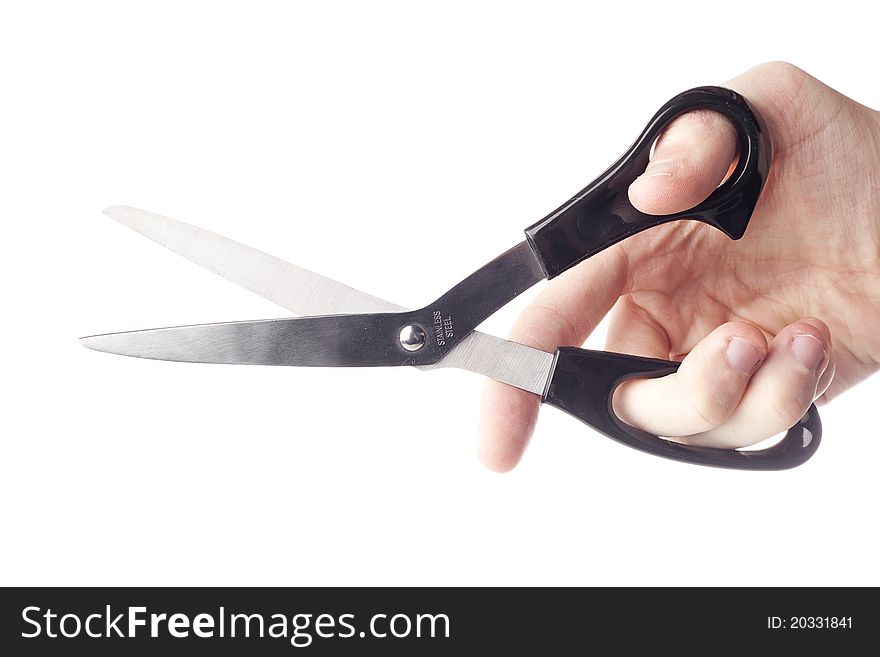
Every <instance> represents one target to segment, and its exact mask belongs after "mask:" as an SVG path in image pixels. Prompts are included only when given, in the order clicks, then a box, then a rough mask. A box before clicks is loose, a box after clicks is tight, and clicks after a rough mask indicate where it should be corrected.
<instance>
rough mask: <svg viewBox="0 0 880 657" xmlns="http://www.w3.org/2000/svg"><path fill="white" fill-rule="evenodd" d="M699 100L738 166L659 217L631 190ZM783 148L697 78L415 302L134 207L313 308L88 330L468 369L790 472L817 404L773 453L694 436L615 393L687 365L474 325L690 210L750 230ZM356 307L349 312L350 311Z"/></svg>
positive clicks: (710, 456)
mask: <svg viewBox="0 0 880 657" xmlns="http://www.w3.org/2000/svg"><path fill="white" fill-rule="evenodd" d="M695 109H708V110H714V111H717V112H720V113H721V114H723V115H724V116H726V117H727V118H728V119H729V120H730V121H731V122H732V124H733V126H734V127H735V129H736V133H737V137H738V147H739V156H738V160H737V164H736V166H735V168H734V171H733V172H732V173H731V174H730V176H729V177H728V179H727V180H726V181H725V182H724V183H723V184H721V185H720V186H719V187H718V188H717V189H716V190H715V191H714V192H713V193H712V194H711V195H710V196H709V197H708V198H707V199H706V200H705V201H703V202H702V203H700V204H699V205H697V206H695V207H693V208H691V209H690V210H686V211H684V212H679V213H676V214H669V215H662V216H656V215H647V214H643V213H642V212H639V211H638V210H636V209H635V208H634V207H633V206H632V204H630V202H629V199H628V196H627V190H628V188H629V186H630V184H631V183H632V182H633V181H634V180H635V179H636V177H637V176H638V175H639V174H640V173H641V172H642V171H644V169H645V167H646V165H647V163H648V159H649V155H650V149H651V146H652V144H653V143H654V141H655V140H656V138H657V137H658V135H659V134H660V133H661V131H662V130H663V128H664V127H665V126H667V125H668V124H669V122H670V121H672V120H673V119H674V118H675V117H677V116H679V115H680V114H682V113H684V112H688V111H690V110H695ZM770 159H771V145H770V139H769V136H768V134H767V130H766V128H765V127H764V124H763V122H762V120H761V118H760V117H759V116H758V114H757V113H756V112H755V111H754V110H753V109H752V108H751V107H750V106H749V103H748V102H747V101H746V99H745V98H743V97H742V96H741V95H739V94H737V93H736V92H734V91H731V90H729V89H724V88H721V87H698V88H695V89H690V90H689V91H685V92H683V93H681V94H679V95H677V96H675V97H674V98H673V99H671V100H670V101H669V102H668V103H666V104H665V105H664V106H663V107H662V108H660V110H659V111H658V112H657V114H656V115H655V116H654V117H653V118H652V119H651V121H650V122H649V123H648V125H647V126H646V127H645V129H644V130H643V131H642V133H641V135H639V137H638V139H636V141H635V143H634V144H633V145H632V146H631V147H630V148H629V150H628V151H627V152H626V153H625V154H624V155H623V156H622V157H621V158H620V159H619V160H618V161H617V162H615V163H614V164H613V165H612V166H611V167H609V168H608V170H607V171H605V172H604V173H603V174H602V175H601V176H599V177H598V178H597V179H596V180H595V181H594V182H592V183H591V184H590V185H588V186H587V187H585V188H584V189H583V190H581V191H580V192H578V193H577V194H576V195H575V196H574V197H572V198H571V199H569V200H568V201H566V202H565V203H564V204H563V205H561V206H560V207H559V208H557V209H556V210H554V211H553V212H552V213H550V214H549V215H547V216H546V217H545V218H544V219H542V220H541V221H539V222H537V223H536V224H534V225H532V226H530V227H529V228H527V229H526V231H525V233H526V239H525V240H524V241H523V242H521V243H520V244H518V245H517V246H515V247H513V248H512V249H510V250H509V251H507V252H506V253H503V254H502V255H500V256H499V257H497V258H495V259H494V260H492V261H491V262H489V263H488V264H486V265H484V266H483V267H481V268H480V269H479V270H477V271H476V272H474V273H473V274H471V275H470V276H468V277H467V278H465V279H464V280H463V281H461V282H460V283H458V284H457V285H456V286H454V287H453V288H452V289H450V290H449V291H448V292H447V293H446V294H444V295H443V296H441V297H440V298H439V299H437V300H436V301H434V302H432V303H430V304H428V305H426V306H424V307H423V308H420V309H419V310H413V311H407V310H404V309H402V308H400V307H399V306H395V305H394V304H391V303H389V302H386V301H383V300H381V299H378V298H376V297H373V296H370V295H367V294H365V293H363V292H360V291H358V290H355V289H353V288H350V287H347V286H345V285H342V284H341V283H337V282H336V281H332V280H330V279H328V278H325V277H323V276H320V275H318V274H314V273H313V272H309V271H306V270H304V269H300V268H298V267H295V266H294V265H290V264H289V263H285V262H283V261H281V260H279V259H277V258H274V257H272V256H269V255H267V254H265V253H262V252H260V251H256V250H255V249H251V248H249V247H246V246H244V245H242V244H238V243H237V242H233V241H232V240H229V239H227V238H224V237H221V236H219V235H216V234H214V233H210V232H208V231H204V230H201V229H199V228H196V227H194V226H190V225H188V224H184V223H182V222H178V221H175V220H173V219H168V218H166V217H161V216H159V215H154V214H151V213H148V212H144V211H141V210H135V209H133V208H126V207H123V206H114V207H112V208H108V210H107V211H106V212H107V213H108V214H110V215H111V216H113V217H114V218H115V219H117V220H119V221H121V222H122V223H124V224H126V225H128V226H130V227H132V228H134V229H135V230H137V231H139V232H141V233H143V234H144V235H146V236H148V237H150V238H151V239H154V240H155V241H157V242H159V243H161V244H163V245H165V246H167V247H169V248H171V249H172V250H174V251H176V252H178V253H180V254H181V255H183V256H184V257H187V258H189V259H190V260H193V261H194V262H197V263H198V264H201V265H203V266H205V267H208V268H209V269H211V270H213V271H215V272H217V273H219V274H221V275H223V276H224V277H226V278H228V279H230V280H232V281H234V282H236V283H238V284H240V285H243V286H244V287H246V288H248V289H250V290H252V291H254V292H256V293H258V294H260V295H262V296H264V297H266V298H269V299H271V300H273V301H275V302H277V303H279V304H280V305H282V306H284V307H285V308H288V309H289V310H291V311H293V312H296V313H297V314H300V315H306V316H304V317H293V318H289V317H288V318H283V319H270V320H257V321H245V322H226V323H220V324H200V325H193V326H180V327H171V328H160V329H148V330H142V331H130V332H125V333H109V334H104V335H97V336H90V337H87V338H83V339H82V340H83V342H84V344H85V345H86V346H87V347H90V348H92V349H96V350H99V351H107V352H111V353H118V354H123V355H128V356H138V357H142V358H155V359H162V360H176V361H186V362H202V363H234V364H252V365H290V366H319V367H320V366H329V367H376V366H403V365H407V366H416V367H422V368H424V369H431V368H434V367H459V368H464V369H469V370H472V371H476V372H480V373H482V374H485V375H487V376H490V377H492V378H495V379H498V380H500V381H503V382H505V383H508V384H510V385H513V386H516V387H519V388H522V389H524V390H528V391H530V392H533V393H536V394H540V395H541V398H542V401H543V402H544V403H546V404H550V405H551V406H556V407H557V408H560V409H562V410H563V411H565V412H566V413H569V414H571V415H573V416H574V417H576V418H578V419H579V420H581V421H582V422H584V423H586V424H588V425H590V426H592V427H594V428H595V429H596V430H598V431H600V432H601V433H603V434H605V435H606V436H608V437H610V438H613V439H614V440H617V441H619V442H621V443H623V444H625V445H629V446H630V447H634V448H635V449H638V450H641V451H643V452H648V453H649V454H654V455H657V456H663V457H666V458H670V459H674V460H677V461H683V462H685V463H695V464H699V465H711V466H717V467H723V468H735V469H742V470H782V469H786V468H791V467H794V466H797V465H800V464H801V463H803V462H805V461H806V460H807V459H809V458H810V457H811V456H812V455H813V454H814V453H815V451H816V449H817V447H818V446H819V442H820V439H821V433H822V428H821V423H820V420H819V415H818V412H817V411H816V407H815V406H810V408H809V410H808V411H807V413H806V414H805V415H804V416H803V418H801V420H800V421H799V422H798V423H797V424H796V425H795V426H794V427H792V428H791V429H789V430H788V432H787V434H786V435H785V437H784V438H783V439H782V440H781V441H779V442H778V443H776V444H775V445H773V446H771V447H768V448H766V449H761V450H745V451H743V450H734V449H718V448H710V447H697V446H690V445H684V444H681V443H677V442H674V441H672V440H668V439H664V438H661V437H658V436H655V435H652V434H650V433H647V432H645V431H642V430H640V429H637V428H635V427H632V426H630V425H628V424H626V423H624V422H623V421H621V420H620V419H619V418H618V417H617V416H616V415H615V414H614V410H613V407H612V403H611V400H612V395H613V394H614V390H615V389H616V388H617V386H619V385H620V384H621V383H622V382H624V381H627V380H629V379H634V378H656V377H661V376H665V375H667V374H671V373H673V372H675V371H676V370H677V369H678V367H679V363H677V362H673V361H666V360H658V359H654V358H642V357H639V356H631V355H626V354H617V353H610V352H603V351H591V350H587V349H580V348H577V347H567V346H563V347H559V348H558V349H557V350H556V352H555V353H553V354H550V353H546V352H543V351H540V350H538V349H533V348H531V347H527V346H525V345H521V344H518V343H515V342H509V341H506V340H501V339H499V338H496V337H494V336H489V335H486V334H483V333H479V332H477V331H475V330H474V329H475V327H476V326H478V325H479V324H480V323H481V322H482V321H483V320H485V319H486V318H487V317H488V316H489V315H491V314H493V313H494V312H495V311H496V310H498V309H499V308H501V307H502V306H504V305H505V304H506V303H508V302H509V301H510V300H512V299H513V298H515V297H516V296H517V295H519V294H520V293H522V292H523V291H525V290H526V289H528V288H530V287H531V286H532V285H534V284H535V283H537V282H538V281H540V280H542V279H545V278H548V279H549V278H554V277H555V276H558V275H559V274H561V273H562V272H564V271H565V270H567V269H569V268H571V267H573V266H575V265H576V264H578V263H579V262H581V261H583V260H584V259H586V258H589V257H590V256H593V255H595V254H596V253H599V252H600V251H602V250H603V249H606V248H608V247H609V246H611V245H613V244H616V243H617V242H620V241H621V240H624V239H626V238H628V237H630V236H632V235H635V234H636V233H638V232H640V231H643V230H646V229H649V228H652V227H654V226H658V225H660V224H665V223H667V222H670V221H676V220H679V219H690V220H696V221H702V222H704V223H706V224H709V225H710V226H713V227H714V228H717V229H718V230H720V231H722V232H723V233H724V234H725V235H727V236H728V237H729V238H731V239H734V240H736V239H739V238H740V237H742V236H743V234H744V233H745V230H746V227H747V226H748V223H749V219H750V217H751V215H752V211H753V210H754V208H755V204H756V203H757V201H758V197H759V195H760V193H761V190H762V188H763V186H764V183H765V182H766V180H767V175H768V172H769V169H770ZM342 313H345V314H342Z"/></svg>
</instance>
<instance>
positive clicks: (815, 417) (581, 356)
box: [543, 347, 822, 470]
mask: <svg viewBox="0 0 880 657" xmlns="http://www.w3.org/2000/svg"><path fill="white" fill-rule="evenodd" d="M678 366H679V363H676V362H673V361H668V360H658V359H656V358H642V357H640V356H628V355H626V354H615V353H610V352H607V351H590V350H587V349H578V348H577V347H560V348H559V349H557V350H556V358H555V360H554V363H553V371H552V374H551V376H550V381H549V383H548V384H547V389H546V390H545V391H544V396H543V401H544V403H546V404H550V405H551V406H555V407H556V408H559V409H562V410H563V411H565V412H566V413H569V414H570V415H573V416H574V417H576V418H577V419H579V420H580V421H581V422H585V423H586V424H589V425H590V426H591V427H593V428H594V429H596V430H597V431H599V432H601V433H603V434H605V435H606V436H608V437H609V438H612V439H613V440H616V441H617V442H619V443H623V444H624V445H629V446H630V447H633V448H635V449H638V450H641V451H643V452H647V453H649V454H654V455H655V456H663V457H665V458H668V459H673V460H676V461H683V462H685V463H695V464H697V465H711V466H715V467H718V468H732V469H736V470H787V469H788V468H793V467H795V466H798V465H800V464H802V463H804V462H805V461H807V460H808V459H809V458H810V457H811V456H812V455H813V454H814V453H815V452H816V449H817V448H818V447H819V443H820V441H821V440H822V422H821V421H820V419H819V412H818V411H817V410H816V407H815V406H810V409H809V410H808V411H807V413H806V415H804V416H803V417H802V418H801V419H800V421H798V423H797V424H796V425H794V426H793V427H792V428H791V429H789V430H788V433H787V434H786V435H785V437H784V438H783V439H782V440H781V441H780V442H778V443H776V444H775V445H773V446H772V447H768V448H767V449H762V450H753V451H740V450H735V449H717V448H713V447H695V446H691V445H682V444H680V443H676V442H672V441H670V440H665V439H663V438H660V437H658V436H655V435H652V434H650V433H648V432H647V431H642V430H641V429H636V428H635V427H632V426H630V425H628V424H626V423H625V422H623V421H622V420H620V419H619V418H618V417H617V416H616V415H615V414H614V409H613V407H612V403H611V400H612V397H613V396H614V390H615V389H616V388H617V386H619V385H620V384H621V383H623V382H624V381H628V380H629V379H654V378H657V377H661V376H666V375H667V374H672V373H673V372H675V371H676V370H677V369H678Z"/></svg>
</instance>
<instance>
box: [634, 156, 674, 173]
mask: <svg viewBox="0 0 880 657" xmlns="http://www.w3.org/2000/svg"><path fill="white" fill-rule="evenodd" d="M677 170H678V160H670V159H666V160H651V162H650V164H648V168H647V169H645V173H643V174H642V175H641V176H639V178H650V177H652V176H671V175H672V174H673V173H675V172H676V171H677Z"/></svg>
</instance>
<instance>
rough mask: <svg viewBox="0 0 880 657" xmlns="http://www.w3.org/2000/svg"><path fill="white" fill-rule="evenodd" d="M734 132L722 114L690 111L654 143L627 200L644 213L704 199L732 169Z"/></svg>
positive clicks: (669, 210)
mask: <svg viewBox="0 0 880 657" xmlns="http://www.w3.org/2000/svg"><path fill="white" fill-rule="evenodd" d="M736 159H737V138H736V130H735V129H734V127H733V125H732V124H731V123H730V121H728V120H727V118H726V117H724V116H723V115H722V114H720V113H718V112H714V111H712V110H695V111H693V112H688V113H687V114H683V115H681V116H679V117H678V118H676V119H675V120H674V121H673V122H672V123H670V124H669V126H668V127H667V128H666V130H664V131H663V133H662V134H661V135H660V136H659V137H658V138H657V141H656V142H655V143H654V146H653V149H652V154H651V160H650V162H649V164H648V167H647V168H646V169H645V172H644V173H643V174H642V175H641V176H639V177H638V178H637V179H636V180H635V181H634V182H633V183H632V185H630V188H629V200H630V203H632V204H633V205H634V206H635V207H636V209H637V210H639V211H641V212H644V213H646V214H672V213H674V212H683V211H684V210H687V209H689V208H692V207H694V206H695V205H698V204H699V203H701V202H702V201H704V200H705V199H706V198H707V197H708V196H709V195H710V194H711V193H712V192H713V191H714V190H715V189H716V188H717V187H718V186H719V185H720V184H721V183H722V182H724V180H726V179H727V177H728V176H729V175H730V174H731V173H732V172H733V170H734V168H735V166H736Z"/></svg>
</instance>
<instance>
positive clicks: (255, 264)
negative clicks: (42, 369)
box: [84, 206, 553, 394]
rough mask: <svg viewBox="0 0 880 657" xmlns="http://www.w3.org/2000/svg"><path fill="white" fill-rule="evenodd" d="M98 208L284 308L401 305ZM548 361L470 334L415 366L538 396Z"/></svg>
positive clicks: (109, 340) (157, 218)
mask: <svg viewBox="0 0 880 657" xmlns="http://www.w3.org/2000/svg"><path fill="white" fill-rule="evenodd" d="M105 213H106V214H108V215H109V216H110V217H112V218H113V219H115V220H117V221H119V222H120V223H122V224H124V225H126V226H128V227H129V228H132V229H133V230H135V231H137V232H139V233H141V234H142V235H144V236H146V237H148V238H150V239H151V240H153V241H155V242H158V243H159V244H162V245H163V246H165V247H167V248H169V249H170V250H172V251H174V252H176V253H178V254H179V255H182V256H183V257H185V258H187V259H188V260H190V261H192V262H195V263H196V264H199V265H201V266H202V267H205V268H207V269H209V270H210V271H213V272H215V273H217V274H219V275H220V276H222V277H224V278H226V279H228V280H230V281H232V282H234V283H237V284H238V285H241V286H242V287H244V288H246V289H248V290H250V291H252V292H254V293H256V294H259V295H260V296H262V297H264V298H266V299H269V300H270V301H273V302H274V303H276V304H278V305H280V306H282V307H284V308H286V309H288V310H290V311H291V312H295V313H298V314H308V315H315V314H334V313H357V312H394V311H400V310H403V308H401V307H400V306H397V305H395V304H392V303H390V302H388V301H385V300H383V299H379V298H378V297H374V296H372V295H369V294H366V293H364V292H360V291H359V290H356V289H354V288H351V287H349V286H347V285H344V284H342V283H339V282H337V281H334V280H332V279H330V278H327V277H325V276H321V275H320V274H316V273H314V272H311V271H308V270H306V269H302V268H300V267H296V266H295V265H292V264H290V263H287V262H285V261H283V260H280V259H279V258H276V257H274V256H271V255H268V254H266V253H263V252H261V251H258V250H256V249H253V248H251V247H248V246H245V245H243V244H240V243H238V242H235V241H233V240H230V239H228V238H225V237H223V236H221V235H217V234H216V233H211V232H209V231H206V230H203V229H201V228H198V227H196V226H192V225H190V224H186V223H183V222H181V221H177V220H175V219H170V218H168V217H163V216H161V215H157V214H154V213H151V212H146V211H144V210H138V209H135V208H130V207H126V206H112V207H109V208H107V209H106V210H105ZM215 330H216V329H215ZM157 331H166V333H165V334H163V335H166V336H167V335H168V333H167V331H169V329H159V330H157ZM142 333H143V332H133V333H130V334H109V335H107V336H91V337H90V338H86V339H84V342H85V344H86V346H89V347H91V348H94V349H98V350H105V351H113V352H114V353H122V352H124V351H125V349H126V348H128V349H133V348H134V345H133V344H132V338H131V337H130V336H132V335H137V334H142ZM124 335H128V336H129V337H123V336H124ZM157 339H158V337H157ZM126 343H127V347H126ZM105 347H106V348H105ZM147 351H149V349H147ZM245 351H247V350H245ZM133 355H137V354H133ZM180 355H181V354H178V356H180ZM145 357H157V356H145ZM215 357H219V356H217V355H215ZM177 360H188V359H187V358H177ZM210 362H217V361H210ZM222 362H230V361H228V360H227V361H222ZM552 364H553V355H552V354H548V353H546V352H544V351H541V350H538V349H533V348H531V347H527V346H525V345H522V344H519V343H516V342H510V341H508V340H503V339H501V338H497V337H495V336H492V335H488V334H485V333H480V332H477V331H474V332H472V333H471V334H470V335H469V336H468V337H467V338H466V339H465V340H463V341H462V342H460V343H459V344H458V345H456V346H455V348H454V349H452V350H451V351H450V352H449V353H448V354H447V355H446V356H445V357H444V358H443V359H442V360H440V361H439V362H437V363H435V364H433V365H426V366H421V368H420V369H434V368H439V367H454V368H460V369H467V370H470V371H473V372H477V373H479V374H483V375H484V376H488V377H490V378H493V379H496V380H498V381H502V382H504V383H508V384H510V385H513V386H516V387H518V388H522V389H524V390H528V391H529V392H533V393H536V394H541V393H543V391H544V386H545V384H546V381H547V378H548V376H549V373H550V370H551V368H552Z"/></svg>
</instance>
